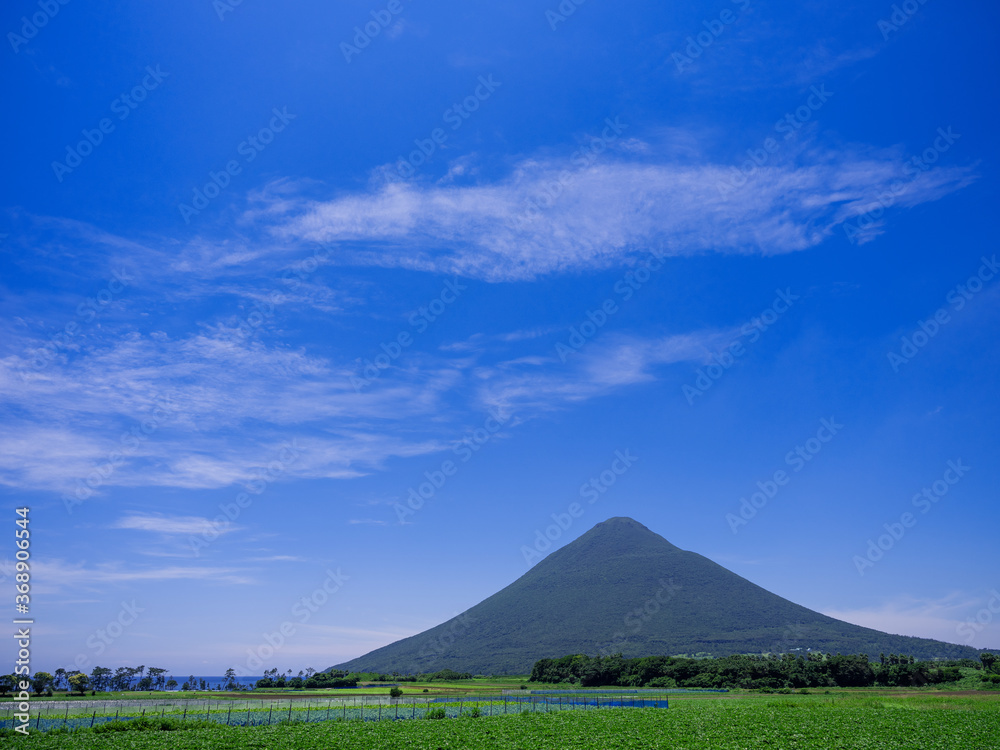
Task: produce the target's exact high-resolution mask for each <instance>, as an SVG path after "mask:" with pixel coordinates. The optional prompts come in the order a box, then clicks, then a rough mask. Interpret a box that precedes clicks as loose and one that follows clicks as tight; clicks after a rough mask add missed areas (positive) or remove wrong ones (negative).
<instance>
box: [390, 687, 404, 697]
mask: <svg viewBox="0 0 1000 750" xmlns="http://www.w3.org/2000/svg"><path fill="white" fill-rule="evenodd" d="M402 694H403V690H402V688H398V687H394V688H389V697H390V698H398V697H400V696H401V695H402Z"/></svg>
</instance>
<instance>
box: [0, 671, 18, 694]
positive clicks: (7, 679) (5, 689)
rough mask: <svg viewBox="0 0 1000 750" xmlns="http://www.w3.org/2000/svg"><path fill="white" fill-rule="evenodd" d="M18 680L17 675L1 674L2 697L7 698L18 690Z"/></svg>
mask: <svg viewBox="0 0 1000 750" xmlns="http://www.w3.org/2000/svg"><path fill="white" fill-rule="evenodd" d="M17 682H18V678H17V675H15V674H0V697H6V695H7V693H12V692H14V690H15V689H16V688H17Z"/></svg>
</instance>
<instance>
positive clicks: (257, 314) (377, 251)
mask: <svg viewBox="0 0 1000 750" xmlns="http://www.w3.org/2000/svg"><path fill="white" fill-rule="evenodd" d="M53 8H55V9H56V10H57V12H55V13H54V14H52V12H51V10H52V9H53ZM560 8H561V10H560ZM567 11H571V12H567ZM909 11H912V12H909ZM32 18H34V19H35V20H34V21H32ZM0 20H2V29H3V31H4V33H5V38H6V44H7V46H6V47H5V49H4V51H3V53H2V66H3V84H2V85H3V90H4V96H5V100H6V101H8V102H11V103H16V105H15V106H11V107H8V116H7V117H6V118H4V122H3V126H2V127H3V131H4V133H3V135H4V137H3V144H4V174H5V177H6V179H4V180H3V183H2V186H0V191H2V200H0V206H2V213H0V235H3V236H2V244H0V263H2V265H0V294H2V299H0V326H2V335H0V382H2V384H3V387H2V389H0V415H2V419H0V423H2V427H0V496H2V497H3V505H4V507H5V508H7V509H8V510H7V515H8V517H9V518H10V524H9V539H8V541H7V542H4V543H3V544H2V545H0V559H2V560H6V562H5V564H4V568H3V573H2V575H3V576H4V580H5V581H6V582H7V583H6V584H5V585H9V586H11V587H12V586H13V581H12V578H11V570H10V567H9V564H10V560H11V559H12V558H13V553H14V545H13V531H14V524H13V520H14V510H13V509H14V508H16V507H21V506H28V507H30V508H31V515H30V517H31V530H32V543H33V546H32V553H33V561H34V567H33V599H32V615H33V616H34V617H35V618H36V625H35V631H34V634H35V650H36V656H35V659H36V667H37V668H38V669H45V668H47V669H50V670H51V669H54V668H55V667H58V666H64V667H72V666H73V665H74V664H79V665H82V666H83V667H84V668H85V670H86V671H90V669H91V668H92V667H93V666H94V665H97V664H99V665H102V666H112V667H113V666H118V665H123V664H146V665H150V664H153V665H156V666H161V667H164V668H167V669H169V670H170V671H171V672H172V673H174V674H177V675H180V674H187V673H196V674H198V673H200V674H212V673H221V671H222V670H224V669H225V668H227V667H229V666H237V667H241V668H243V667H245V668H246V670H245V671H251V672H252V671H254V666H255V665H253V664H250V665H249V666H248V665H247V662H248V660H249V659H250V657H249V655H248V654H249V653H256V654H261V653H262V648H261V647H262V645H265V644H268V643H269V642H270V643H272V644H273V643H279V645H278V646H277V648H276V653H274V654H273V655H271V656H270V658H267V659H263V660H262V662H263V663H262V666H261V668H262V669H267V668H271V667H278V668H280V669H286V668H294V669H295V670H296V671H297V670H299V669H303V668H305V667H307V666H312V667H315V668H318V669H320V668H324V667H327V666H330V665H331V664H335V663H337V662H340V661H343V660H346V659H348V658H351V657H354V656H358V655H360V654H362V653H364V652H367V651H368V650H370V649H372V648H375V647H378V646H381V645H384V644H386V643H389V642H391V641H393V640H396V639H398V638H400V637H403V636H406V635H410V634H413V633H416V632H419V631H422V630H424V629H426V628H428V627H430V626H433V625H435V624H437V623H439V622H441V621H443V620H445V619H447V618H449V617H451V616H453V615H454V614H457V613H458V612H460V611H462V610H464V609H466V608H467V607H469V606H471V605H473V604H475V603H477V602H478V601H480V600H482V599H483V598H485V597H486V596H488V595H490V594H492V593H493V592H495V591H497V590H498V589H500V588H502V587H503V586H505V585H507V584H508V583H510V582H511V581H513V580H514V579H515V578H517V577H518V576H520V575H521V574H523V573H524V572H525V571H526V570H527V569H528V568H529V566H530V564H533V563H534V562H537V559H539V557H540V556H541V555H543V554H547V553H548V552H550V551H551V550H552V549H556V548H558V547H560V546H562V545H564V544H566V543H568V542H570V541H572V540H573V539H575V538H576V537H578V536H579V535H580V534H582V533H584V532H585V531H587V530H588V529H589V528H591V527H592V526H593V525H594V524H596V523H598V522H599V521H602V520H604V519H606V518H608V517H611V516H617V515H624V516H631V517H633V518H635V519H637V520H638V521H640V522H641V523H643V524H645V525H646V526H648V527H649V528H651V529H652V530H654V531H656V532H657V533H660V534H662V535H663V536H664V537H666V538H667V539H668V540H670V541H671V542H672V543H674V544H676V545H678V546H680V547H682V548H684V549H688V550H693V551H695V552H698V553H701V554H703V555H705V556H707V557H709V558H711V559H713V560H715V561H717V562H719V563H721V564H723V565H725V566H727V567H728V568H730V569H731V570H733V571H735V572H737V573H739V574H740V575H743V576H745V577H746V578H748V579H750V580H751V581H753V582H755V583H758V584H760V585H761V586H764V587H765V588H767V589H769V590H771V591H774V592H775V593H778V594H780V595H782V596H785V597H787V598H789V599H791V600H792V601H795V602H798V603H801V604H803V605H806V606H808V607H811V608H813V609H816V610H819V611H822V612H825V613H828V614H832V615H834V616H838V617H842V618H843V619H846V620H849V621H851V622H856V623H860V624H864V625H869V626H872V627H878V628H881V629H884V630H888V631H890V632H894V633H904V634H910V635H921V636H928V637H934V638H941V639H944V640H948V641H952V642H956V643H967V644H969V645H973V646H976V647H979V648H985V647H994V648H995V647H1000V618H998V615H1000V594H998V589H1000V557H998V547H997V544H996V527H997V522H998V520H1000V510H998V504H997V498H996V488H997V487H998V483H1000V474H998V468H997V463H996V460H995V456H996V449H997V446H998V432H997V424H998V416H1000V415H998V409H997V406H996V398H995V393H996V392H995V385H996V382H997V374H998V367H1000V359H998V355H997V349H996V346H995V342H996V331H997V324H998V322H1000V273H998V271H1000V269H998V268H996V261H995V260H994V259H995V257H996V255H995V252H996V248H997V244H996V230H995V222H994V221H993V217H994V214H995V206H996V205H997V198H998V182H997V180H996V178H995V177H994V175H995V164H996V161H997V158H998V156H1000V154H998V150H997V145H996V143H997V141H996V137H995V127H994V124H995V122H996V115H997V106H996V103H995V102H996V99H997V97H996V95H997V91H996V83H995V80H994V79H995V76H993V75H992V73H991V71H995V70H997V68H998V62H1000V61H998V59H997V58H998V54H1000V53H998V51H997V50H998V49H1000V47H998V45H997V44H996V38H995V31H994V29H995V28H996V27H997V21H998V20H1000V19H998V18H997V10H996V8H995V7H994V6H992V5H990V4H987V3H981V2H963V1H961V0H960V1H959V2H954V3H950V4H943V3H926V4H920V3H918V2H916V1H915V0H914V1H912V2H910V3H908V4H907V3H904V4H902V6H900V7H898V9H897V6H893V5H892V4H891V3H878V2H869V3H855V2H847V3H841V4H838V5H837V7H835V8H833V7H829V4H824V3H800V4H794V7H792V4H789V3H774V2H765V1H764V0H738V1H737V2H729V1H728V0H726V1H723V0H714V1H713V2H694V3H685V4H682V5H676V4H668V5H666V6H664V5H663V4H660V3H646V2H627V3H624V4H622V3H617V4H608V3H603V2H601V0H589V2H584V3H581V4H580V5H578V6H577V5H574V4H572V3H571V2H568V1H567V2H564V3H563V4H562V6H560V5H559V4H558V3H557V2H555V0H550V1H549V2H543V1H542V0H537V1H532V2H510V3H504V4H502V5H500V6H497V7H489V8H483V7H479V6H476V7H472V6H469V5H468V4H460V3H436V4H433V5H431V4H425V3H419V2H410V1H409V0H399V2H393V3H388V2H387V3H368V2H357V1H355V0H346V1H345V2H341V3H337V4H336V6H335V7H331V6H328V4H326V3H319V2H305V1H301V2H291V3H285V4H282V5H281V6H280V7H279V6H276V5H274V4H268V3H262V2H257V1H256V0H248V2H244V3H241V4H239V5H230V4H228V3H223V2H221V0H220V2H216V3H214V4H213V3H212V2H210V1H209V0H197V1H191V0H180V1H179V2H175V3H170V4H169V5H163V6H156V7H147V6H146V5H145V4H136V3H117V4H114V5H111V4H105V5H104V6H98V7H95V6H93V5H86V4H83V3H78V2H67V3H65V4H57V3H55V2H53V3H52V4H51V5H46V4H45V3H44V2H43V3H40V4H35V3H28V2H15V3H12V4H8V5H7V6H6V7H5V8H4V10H3V12H2V13H0ZM37 21H42V22H43V24H39V25H38V26H40V27H38V26H36V22H37ZM26 24H27V25H26ZM356 27H357V28H356ZM362 27H366V28H367V29H368V31H367V32H366V31H365V29H364V28H362ZM373 32H377V33H374V34H373V35H371V36H370V34H372V33H373ZM29 37H30V38H29ZM824 420H825V421H824ZM796 451H798V453H797V452H796ZM619 453H620V455H621V456H626V457H627V458H628V460H627V461H623V459H622V458H620V457H619ZM949 462H950V463H949ZM782 472H783V473H782ZM772 482H773V484H770V483H772ZM758 483H761V484H760V485H758ZM935 483H936V484H935ZM422 484H423V485H424V486H423V488H421V485H422ZM435 484H436V485H438V486H435ZM758 487H763V489H762V490H759V489H758ZM925 488H926V489H927V492H928V493H929V494H924V495H921V493H922V492H923V490H924V489H925ZM411 490H412V491H413V492H414V493H417V495H413V494H412V493H411ZM421 490H423V494H424V497H419V493H420V492H421ZM755 492H762V493H765V494H759V495H757V496H756V497H754V495H753V493H755ZM768 495H770V497H768ZM418 498H419V499H418ZM744 499H745V502H744ZM592 501H593V502H592ZM574 503H577V504H579V508H577V509H576V516H577V517H572V516H570V509H571V506H572V507H575V506H573V504H574ZM754 503H756V504H757V506H758V507H754V505H753V504H754ZM907 513H909V514H910V515H909V516H905V515H904V514H907ZM560 519H562V520H563V522H564V523H563V525H564V526H565V527H566V528H560V527H559V526H557V525H554V524H556V522H557V521H558V520H560ZM546 533H548V535H549V537H552V538H554V539H552V540H551V541H549V540H545V541H544V542H543V541H540V540H543V539H544V536H545V534H546ZM893 533H895V538H894V537H893V536H892V535H893ZM880 537H882V538H881V540H880ZM880 542H881V544H882V549H879V548H878V545H879V543H880ZM548 544H551V546H547V545H548ZM873 545H874V546H873ZM303 599H305V602H303ZM991 603H992V610H991ZM977 618H978V620H977ZM969 620H971V621H972V624H970V623H969ZM283 624H286V625H285V629H286V634H285V635H281V636H280V638H279V637H278V636H275V635H274V634H275V633H278V634H279V635H280V633H281V628H282V626H283ZM109 633H111V634H112V635H113V637H111V636H110V635H108V634H109ZM266 651H267V649H263V652H265V653H266Z"/></svg>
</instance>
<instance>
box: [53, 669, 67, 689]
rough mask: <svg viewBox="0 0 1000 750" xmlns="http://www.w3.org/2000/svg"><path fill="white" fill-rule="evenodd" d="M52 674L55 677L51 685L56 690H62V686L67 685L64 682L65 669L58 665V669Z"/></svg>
mask: <svg viewBox="0 0 1000 750" xmlns="http://www.w3.org/2000/svg"><path fill="white" fill-rule="evenodd" d="M52 676H53V677H54V678H55V681H54V682H53V687H55V689H56V690H62V689H63V687H64V686H65V687H67V688H68V687H69V685H68V684H67V683H66V670H65V669H63V668H62V667H59V669H57V670H56V671H55V673H54V674H53V675H52Z"/></svg>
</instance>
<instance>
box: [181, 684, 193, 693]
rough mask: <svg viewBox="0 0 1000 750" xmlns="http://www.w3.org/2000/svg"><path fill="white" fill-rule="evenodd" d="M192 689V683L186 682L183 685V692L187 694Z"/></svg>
mask: <svg viewBox="0 0 1000 750" xmlns="http://www.w3.org/2000/svg"><path fill="white" fill-rule="evenodd" d="M190 689H191V683H190V682H185V683H184V684H183V685H181V690H183V691H184V692H185V693H186V692H187V691H188V690H190Z"/></svg>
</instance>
